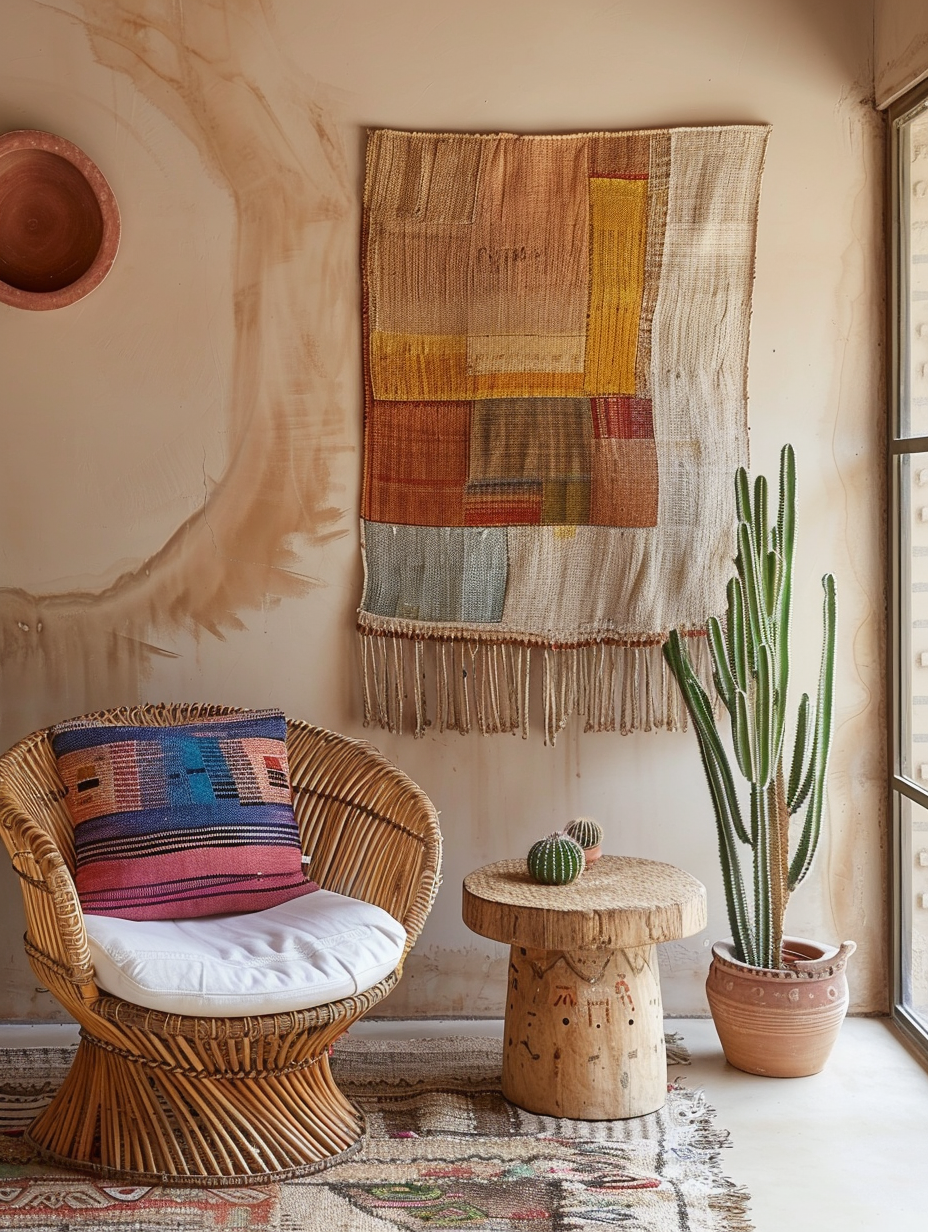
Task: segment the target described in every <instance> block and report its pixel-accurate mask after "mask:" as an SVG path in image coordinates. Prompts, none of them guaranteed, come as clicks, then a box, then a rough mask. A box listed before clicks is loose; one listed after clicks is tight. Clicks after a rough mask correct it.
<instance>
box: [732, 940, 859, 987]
mask: <svg viewBox="0 0 928 1232" xmlns="http://www.w3.org/2000/svg"><path fill="white" fill-rule="evenodd" d="M783 944H784V946H787V947H789V948H795V947H797V946H800V945H801V946H807V947H809V948H810V949H812V950H819V951H820V955H819V956H818V957H812V958H809V959H803V960H802V961H800V962H797V963H795V964H792V965H790V966H789V967H755V966H753V965H752V964H751V963H745V962H741V960H740V959H738V958H736V957H735V953H734V949H735V943H734V941H733V939H732V938H730V937H729V938H728V939H727V940H725V941H716V942H715V943H714V944H713V946H712V959H713V962H717V963H719V964H720V965H721V966H724V967H730V968H731V969H733V970H735V971H741V972H744V973H745V974H748V973H755V974H760V975H763V976H765V977H766V978H768V979H780V980H797V979H816V978H821V977H827V976H831V975H838V974H839V973H840V972H842V971H843V970H844V969H845V967H846V966H847V960H848V959H849V958H850V956H851V955H852V954H853V953H854V951H855V950H856V949H857V943H856V942H855V941H844V942H842V943H841V945H830V944H829V943H827V942H824V941H812V940H810V939H809V938H807V937H792V936H788V935H784V937H783Z"/></svg>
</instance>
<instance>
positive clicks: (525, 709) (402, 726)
mask: <svg viewBox="0 0 928 1232" xmlns="http://www.w3.org/2000/svg"><path fill="white" fill-rule="evenodd" d="M367 619H369V618H368V617H367V614H366V613H362V620H359V624H358V642H359V647H360V657H361V679H362V688H363V699H364V726H365V727H369V726H371V725H377V726H379V727H381V728H384V729H385V730H387V731H390V732H393V733H394V734H400V733H402V732H404V731H405V730H407V729H408V728H409V727H410V726H411V727H412V730H413V732H414V734H415V736H416V737H417V738H419V737H422V736H424V735H425V734H426V732H427V731H429V730H430V729H431V730H437V731H438V732H445V731H456V732H459V733H461V734H462V735H465V734H467V733H469V732H471V731H475V730H476V731H479V732H480V733H481V734H482V735H498V734H502V733H512V734H516V733H518V734H520V735H521V736H522V738H523V739H527V738H528V734H529V727H530V715H529V712H530V702H531V694H532V688H533V677H534V683H535V687H536V688H537V687H540V689H541V708H542V717H543V724H544V738H545V744H550V745H554V743H555V742H556V740H557V736H558V733H559V732H561V731H563V730H564V728H565V727H566V726H567V724H568V722H569V720H570V719H571V717H572V716H577V717H578V718H579V719H580V720H581V721H582V722H583V730H584V731H586V732H611V731H619V732H620V733H621V734H622V735H623V736H625V735H630V734H631V733H632V732H637V731H645V732H651V731H661V730H664V731H685V730H686V727H687V712H686V707H685V705H684V703H683V698H682V695H681V693H680V690H679V687H678V686H677V683H676V681H675V680H674V677H673V674H672V673H671V671H670V669H669V667H668V665H667V662H666V660H665V658H664V654H663V640H664V639H662V640H657V639H649V640H647V641H645V640H642V641H620V640H618V639H613V638H607V637H604V638H602V639H599V640H596V641H589V642H586V643H581V644H576V645H566V646H565V645H561V644H553V643H550V642H542V641H540V640H538V641H535V640H532V641H531V642H528V641H526V642H523V641H519V642H511V641H505V640H502V639H501V638H499V637H498V636H497V639H496V640H492V639H484V638H483V637H482V636H480V637H478V636H475V635H474V632H473V631H471V632H470V633H469V635H468V634H460V635H458V636H454V635H453V634H450V633H445V635H444V636H439V637H435V636H433V635H432V633H431V632H428V633H424V632H422V631H420V630H417V631H415V632H413V631H412V630H411V629H410V630H408V631H406V630H400V629H397V628H395V627H394V628H389V627H386V628H385V627H382V626H381V622H380V621H378V622H376V624H372V625H368V624H366V623H364V622H365V621H366V620H367ZM386 623H387V622H383V624H386ZM394 623H395V622H390V624H394ZM688 637H689V639H690V657H691V659H692V660H693V665H694V667H695V669H696V672H697V674H698V675H699V677H700V679H701V680H702V682H703V685H704V687H706V689H707V691H708V692H709V694H710V696H714V694H715V690H714V686H713V685H712V670H711V663H710V659H709V653H708V647H707V645H706V638H705V633H704V631H703V630H691V631H690V632H689V634H688ZM533 665H534V666H533Z"/></svg>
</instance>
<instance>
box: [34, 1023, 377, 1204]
mask: <svg viewBox="0 0 928 1232" xmlns="http://www.w3.org/2000/svg"><path fill="white" fill-rule="evenodd" d="M133 1042H136V1041H133ZM152 1042H156V1041H152ZM313 1042H314V1043H315V1041H313ZM161 1043H162V1045H164V1044H166V1043H167V1041H161ZM171 1044H172V1045H173V1047H164V1051H163V1054H162V1056H161V1057H160V1058H159V1057H155V1056H151V1055H149V1056H147V1057H141V1056H140V1057H135V1058H132V1057H130V1056H129V1055H127V1053H126V1052H124V1051H123V1050H122V1049H120V1048H115V1047H114V1046H113V1045H108V1044H106V1043H103V1042H102V1041H99V1040H96V1039H94V1038H93V1037H91V1036H88V1035H86V1034H84V1036H83V1038H82V1039H81V1042H80V1045H79V1047H78V1050H77V1055H76V1056H75V1058H74V1064H73V1065H72V1066H71V1069H70V1071H69V1073H68V1076H67V1078H66V1079H65V1081H64V1083H63V1084H62V1086H61V1089H60V1090H59V1091H58V1093H57V1095H56V1096H55V1098H54V1099H53V1101H52V1103H51V1104H50V1105H49V1107H48V1108H46V1109H45V1111H44V1112H42V1113H41V1114H40V1115H39V1116H38V1117H36V1119H35V1120H34V1121H33V1122H32V1124H31V1125H30V1127H29V1129H28V1131H27V1134H26V1138H27V1140H28V1141H29V1142H31V1143H32V1145H33V1146H35V1147H36V1149H37V1150H38V1151H39V1152H40V1153H41V1155H42V1156H43V1157H44V1158H46V1159H48V1160H51V1161H54V1162H56V1163H58V1164H62V1165H64V1166H66V1167H71V1168H77V1169H80V1170H81V1171H86V1172H93V1173H96V1174H97V1175H100V1176H107V1177H117V1176H118V1177H120V1178H123V1179H125V1180H131V1181H138V1182H139V1183H148V1184H170V1185H184V1184H187V1185H199V1186H209V1185H217V1186H218V1185H236V1184H238V1185H248V1184H256V1183H261V1182H263V1181H270V1180H285V1179H287V1178H288V1177H294V1176H301V1175H305V1174H306V1173H310V1172H316V1171H318V1170H320V1169H322V1168H326V1167H329V1166H330V1165H331V1164H333V1163H336V1162H338V1161H339V1160H340V1159H342V1158H343V1157H344V1156H345V1155H348V1154H350V1153H351V1152H352V1151H354V1150H356V1149H357V1148H358V1146H360V1144H361V1139H362V1137H363V1134H364V1119H363V1116H362V1114H361V1113H360V1112H359V1111H358V1109H356V1108H355V1107H354V1105H353V1104H352V1103H350V1102H349V1100H348V1099H346V1097H345V1096H344V1095H343V1094H342V1093H341V1091H340V1090H339V1089H338V1087H337V1086H336V1085H335V1080H334V1079H333V1077H332V1074H331V1072H330V1070H329V1058H328V1054H327V1051H326V1049H325V1048H322V1049H321V1050H319V1051H318V1052H316V1051H315V1050H314V1055H312V1056H310V1057H304V1058H303V1059H301V1061H300V1062H299V1063H297V1064H293V1063H292V1062H291V1064H289V1065H288V1066H287V1067H286V1068H283V1069H278V1070H274V1069H273V1068H271V1067H270V1066H268V1065H266V1064H265V1065H264V1066H263V1067H262V1068H261V1069H258V1068H257V1067H254V1068H252V1069H251V1070H250V1071H244V1070H242V1072H240V1073H235V1072H233V1071H230V1070H229V1069H228V1068H227V1065H226V1062H227V1060H228V1054H226V1055H225V1056H224V1055H223V1053H224V1052H225V1050H224V1049H223V1048H222V1046H221V1042H219V1041H215V1040H209V1039H203V1040H195V1041H194V1040H190V1039H176V1040H173V1041H171ZM211 1045H212V1048H211ZM158 1051H159V1052H160V1051H161V1050H160V1049H159V1050H158ZM210 1052H212V1053H213V1056H212V1060H211V1062H209V1061H208V1062H207V1063H206V1064H204V1054H209V1053H210Z"/></svg>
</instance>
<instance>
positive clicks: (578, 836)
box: [564, 817, 603, 864]
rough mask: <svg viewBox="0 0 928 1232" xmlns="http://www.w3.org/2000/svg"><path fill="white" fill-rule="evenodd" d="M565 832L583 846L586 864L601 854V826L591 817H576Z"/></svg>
mask: <svg viewBox="0 0 928 1232" xmlns="http://www.w3.org/2000/svg"><path fill="white" fill-rule="evenodd" d="M564 833H565V834H569V835H570V837H571V838H572V839H573V840H574V842H575V843H579V844H580V846H581V847H582V848H583V851H584V854H585V856H586V862H587V864H592V863H593V861H594V860H598V859H599V857H600V856H601V855H602V841H603V828H602V826H601V825H600V824H599V822H598V821H594V820H593V818H592V817H578V818H576V820H575V821H572V822H571V823H570V825H569V826H568V827H567V829H566V830H565V831H564Z"/></svg>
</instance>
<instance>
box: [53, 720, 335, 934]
mask: <svg viewBox="0 0 928 1232" xmlns="http://www.w3.org/2000/svg"><path fill="white" fill-rule="evenodd" d="M286 734H287V724H286V720H285V719H284V716H283V715H282V714H281V713H280V712H279V711H266V710H264V711H250V712H246V713H244V714H232V715H223V716H220V717H218V718H210V719H205V720H199V721H196V722H192V723H185V724H178V725H177V726H174V727H112V726H107V725H103V724H92V723H91V724H88V722H87V721H86V720H72V721H71V722H67V723H61V724H59V725H58V726H57V727H55V728H54V729H53V732H52V747H53V748H54V751H55V756H56V758H57V761H58V771H59V774H60V775H61V778H62V781H63V783H64V787H65V803H66V805H67V807H68V811H69V812H70V814H71V820H72V822H73V823H74V846H75V853H76V876H75V882H76V885H77V893H78V897H79V898H80V900H81V905H82V906H83V908H84V910H85V911H86V912H89V913H90V914H93V915H108V916H119V917H121V918H123V919H127V920H165V919H190V918H192V917H194V916H203V915H219V914H226V913H241V912H248V911H260V910H262V909H263V908H265V907H274V906H276V905H277V904H278V903H283V902H286V901H287V900H288V899H291V898H296V897H298V896H299V895H301V894H308V893H309V892H310V891H312V890H315V889H318V886H316V885H315V883H314V882H312V881H308V880H307V878H306V876H305V875H304V872H303V865H302V852H301V849H300V836H299V830H298V827H297V823H296V818H295V817H294V814H293V804H292V795H291V791H290V777H289V768H288V765H287V747H286V743H285V741H286Z"/></svg>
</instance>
